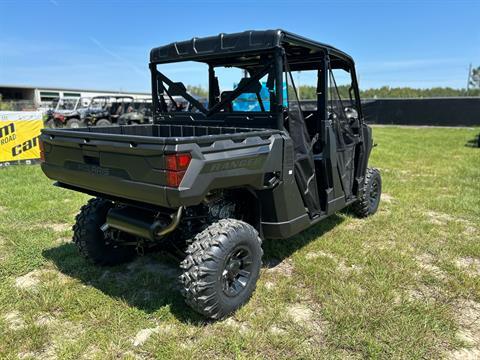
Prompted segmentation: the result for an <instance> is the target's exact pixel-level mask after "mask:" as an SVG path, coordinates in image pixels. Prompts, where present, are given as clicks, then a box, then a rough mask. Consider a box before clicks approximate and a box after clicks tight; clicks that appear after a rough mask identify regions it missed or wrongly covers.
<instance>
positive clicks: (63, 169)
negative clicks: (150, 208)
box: [41, 131, 168, 206]
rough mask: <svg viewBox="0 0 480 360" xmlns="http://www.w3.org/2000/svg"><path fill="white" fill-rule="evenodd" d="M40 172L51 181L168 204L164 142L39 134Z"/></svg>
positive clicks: (161, 204) (111, 194)
mask: <svg viewBox="0 0 480 360" xmlns="http://www.w3.org/2000/svg"><path fill="white" fill-rule="evenodd" d="M41 141H42V144H43V151H44V158H45V161H44V162H43V163H42V170H43V172H44V173H45V174H46V175H47V176H48V177H49V178H50V179H53V180H56V181H58V182H60V183H64V184H67V185H70V186H74V187H78V188H82V189H85V190H89V191H93V192H96V193H101V194H108V195H110V196H115V197H119V198H125V199H130V200H135V201H140V202H146V203H150V204H154V205H159V206H168V203H167V201H166V194H165V184H166V170H164V169H165V159H164V156H163V154H164V148H165V145H164V144H162V143H158V142H157V143H156V142H142V143H140V142H134V141H132V140H131V139H125V140H121V141H120V140H116V141H112V140H107V139H94V138H92V137H90V138H89V139H85V138H82V137H80V136H79V137H72V136H71V134H69V135H68V136H58V135H55V136H52V135H49V133H48V131H44V132H43V134H42V136H41Z"/></svg>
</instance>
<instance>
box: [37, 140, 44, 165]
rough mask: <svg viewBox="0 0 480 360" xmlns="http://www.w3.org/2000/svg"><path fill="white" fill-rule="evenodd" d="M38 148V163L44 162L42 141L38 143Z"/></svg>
mask: <svg viewBox="0 0 480 360" xmlns="http://www.w3.org/2000/svg"><path fill="white" fill-rule="evenodd" d="M38 147H39V148H40V161H41V162H45V147H44V146H43V141H42V140H39V141H38Z"/></svg>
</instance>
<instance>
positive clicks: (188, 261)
mask: <svg viewBox="0 0 480 360" xmlns="http://www.w3.org/2000/svg"><path fill="white" fill-rule="evenodd" d="M262 255H263V251H262V246H261V240H260V238H259V236H258V232H257V231H256V230H255V228H253V227H252V226H251V225H249V224H247V223H245V222H243V221H240V220H235V219H223V220H220V221H218V222H217V223H214V224H212V225H210V226H209V227H208V228H206V229H205V230H204V231H202V232H201V233H199V234H198V235H197V236H195V238H194V241H193V243H192V244H191V245H190V246H189V247H188V249H187V257H186V258H185V260H183V261H182V263H181V264H180V267H181V268H182V269H183V274H182V275H181V276H180V281H181V283H182V285H183V289H182V293H183V295H184V297H185V301H186V303H187V304H188V305H190V306H191V307H192V308H193V309H194V310H195V311H197V312H199V313H200V314H202V315H204V316H207V317H209V318H212V319H221V318H224V317H225V316H227V315H229V314H231V313H232V312H234V311H235V310H237V309H238V308H240V307H241V306H242V305H243V304H245V303H246V302H247V301H248V299H249V298H250V297H251V296H252V293H253V291H254V290H255V286H256V283H257V279H258V276H259V274H260V268H261V265H262Z"/></svg>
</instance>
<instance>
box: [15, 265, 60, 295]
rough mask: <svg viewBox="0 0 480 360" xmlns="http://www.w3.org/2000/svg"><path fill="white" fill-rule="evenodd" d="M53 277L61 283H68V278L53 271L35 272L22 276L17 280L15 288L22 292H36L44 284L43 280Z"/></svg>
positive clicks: (42, 270)
mask: <svg viewBox="0 0 480 360" xmlns="http://www.w3.org/2000/svg"><path fill="white" fill-rule="evenodd" d="M45 277H53V278H56V279H58V280H60V281H61V282H66V281H68V277H66V276H65V275H63V274H62V273H59V272H58V271H55V270H51V269H39V270H33V271H31V272H29V273H28V274H25V275H23V276H20V277H18V278H16V279H15V287H17V288H18V289H22V290H35V289H36V288H37V286H38V285H39V284H40V283H42V281H43V280H42V278H45Z"/></svg>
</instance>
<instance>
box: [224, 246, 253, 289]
mask: <svg viewBox="0 0 480 360" xmlns="http://www.w3.org/2000/svg"><path fill="white" fill-rule="evenodd" d="M251 265H252V255H251V252H250V250H249V249H248V248H246V247H241V248H236V249H235V250H233V251H232V252H231V253H230V255H229V256H228V257H227V260H226V262H225V267H224V270H223V272H222V287H223V292H224V293H225V294H226V295H227V296H237V295H238V294H239V293H240V292H241V291H242V290H243V289H244V288H245V287H246V286H247V284H248V282H249V280H250V275H251V271H252V269H251Z"/></svg>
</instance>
